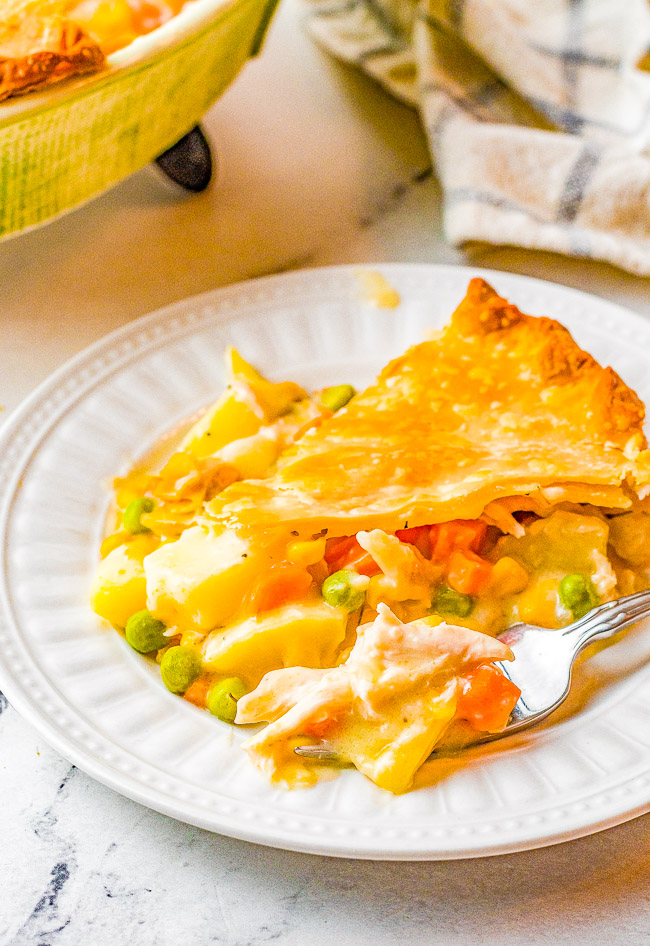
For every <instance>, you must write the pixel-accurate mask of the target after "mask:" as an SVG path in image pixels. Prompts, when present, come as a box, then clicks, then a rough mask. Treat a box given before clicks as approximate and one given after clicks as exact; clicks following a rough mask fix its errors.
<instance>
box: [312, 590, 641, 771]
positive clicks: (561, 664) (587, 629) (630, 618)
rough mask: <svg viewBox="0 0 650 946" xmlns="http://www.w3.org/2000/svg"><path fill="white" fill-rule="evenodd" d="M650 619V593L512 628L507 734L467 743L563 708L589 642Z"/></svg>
mask: <svg viewBox="0 0 650 946" xmlns="http://www.w3.org/2000/svg"><path fill="white" fill-rule="evenodd" d="M648 615H650V591H640V592H638V593H637V594H634V595H627V596H626V597H624V598H618V600H617V601H608V602H607V603H606V604H601V605H599V606H598V607H597V608H593V610H591V611H589V612H588V613H587V614H585V615H584V617H581V618H580V619H579V620H578V621H574V622H573V624H569V625H568V626H567V627H563V628H560V629H559V630H549V628H546V627H536V626H535V625H534V624H513V625H512V626H511V627H509V628H508V629H507V630H506V631H504V632H503V634H500V635H499V640H500V641H503V643H504V644H507V645H508V646H509V647H510V649H511V650H512V652H513V654H514V655H515V659H514V661H512V662H510V661H508V662H507V663H502V662H499V663H497V666H498V667H499V669H500V670H501V672H502V673H503V674H505V676H506V677H508V679H510V680H512V682H513V683H514V684H516V686H518V687H519V689H520V690H521V696H520V697H519V700H518V701H517V704H516V706H515V708H514V709H513V711H512V713H511V715H510V719H509V720H508V724H507V726H506V727H505V729H502V730H501V731H500V732H496V733H486V734H485V735H482V736H479V737H477V738H476V739H475V740H473V741H472V742H471V745H476V744H478V743H483V742H491V741H493V740H494V739H503V738H504V736H510V735H512V734H513V733H519V732H522V731H523V730H524V729H529V728H530V727H531V726H534V725H535V724H536V723H539V722H541V721H542V720H543V719H546V717H547V716H550V715H551V713H553V712H555V710H556V709H557V708H558V707H559V706H561V705H562V703H564V701H565V699H566V698H567V696H568V695H569V690H570V688H571V671H572V669H573V664H574V662H575V659H576V657H577V656H578V654H579V653H580V652H581V651H583V650H584V649H585V647H587V646H588V645H589V644H591V643H593V641H599V640H605V639H606V638H608V637H613V636H614V635H615V634H618V633H619V632H620V631H622V630H624V629H625V628H626V627H629V626H630V625H631V624H635V623H636V622H637V621H639V620H641V618H643V617H646V616H648ZM294 751H295V752H296V754H297V755H299V756H303V757H304V758H308V759H314V760H317V761H321V762H335V763H336V762H338V763H343V761H344V760H342V759H341V758H340V757H339V756H338V755H337V753H336V752H334V751H333V750H331V749H328V747H327V746H326V745H320V746H297V747H296V749H295V750H294Z"/></svg>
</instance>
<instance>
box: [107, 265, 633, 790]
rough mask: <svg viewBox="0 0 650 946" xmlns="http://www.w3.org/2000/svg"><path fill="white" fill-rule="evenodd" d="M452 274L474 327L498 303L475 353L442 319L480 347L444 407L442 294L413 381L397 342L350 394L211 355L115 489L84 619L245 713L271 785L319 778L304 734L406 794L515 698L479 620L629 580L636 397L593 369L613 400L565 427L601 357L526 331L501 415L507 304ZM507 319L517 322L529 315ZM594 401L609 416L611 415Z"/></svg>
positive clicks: (552, 612)
mask: <svg viewBox="0 0 650 946" xmlns="http://www.w3.org/2000/svg"><path fill="white" fill-rule="evenodd" d="M474 283H475V284H476V283H478V284H479V285H478V286H476V285H474V297H473V298H471V293H472V286H470V296H469V297H468V298H470V303H471V305H472V306H473V307H474V309H475V310H476V312H477V315H476V318H477V319H479V322H480V315H481V313H483V315H485V316H486V317H485V318H484V319H483V322H484V323H486V322H488V321H489V320H488V318H487V315H491V316H494V313H495V312H497V311H500V312H501V314H502V316H503V311H504V306H505V307H507V311H508V312H510V318H509V319H508V320H505V319H504V318H503V317H502V318H501V319H500V320H499V319H497V320H496V323H495V327H493V328H489V329H488V331H489V332H490V335H491V336H495V337H494V338H492V337H491V338H489V340H488V341H489V343H490V344H492V345H493V347H492V350H491V351H488V350H487V349H488V348H489V344H488V343H487V342H486V340H485V334H484V335H483V337H479V336H478V335H477V333H476V331H474V333H473V334H472V332H471V331H468V330H467V327H466V325H465V328H464V331H465V333H466V334H465V336H463V337H464V338H465V339H466V340H467V345H468V346H469V348H468V349H467V351H469V350H470V349H471V348H472V346H477V347H478V348H480V349H481V352H482V354H481V358H482V361H479V362H478V363H474V362H472V367H471V368H469V369H468V370H470V371H475V372H478V387H476V388H475V390H474V391H472V390H470V391H469V393H468V392H467V391H465V392H464V393H463V395H461V396H459V397H458V399H457V400H456V401H454V398H455V393H454V392H453V391H451V392H450V394H449V402H451V401H454V403H456V404H457V406H458V407H459V408H460V410H459V411H457V416H454V417H451V416H450V414H449V408H448V403H447V402H445V397H444V390H445V383H447V384H448V382H449V379H450V378H452V377H453V371H452V369H453V368H454V367H455V366H458V364H459V363H461V364H462V362H463V358H464V357H465V353H466V349H463V348H462V346H460V343H459V342H458V339H457V338H456V339H454V336H453V332H454V328H455V330H456V332H458V324H459V316H458V312H460V313H461V316H464V317H466V316H467V309H466V310H463V307H462V306H461V307H460V309H459V310H458V312H457V313H456V314H455V316H454V320H452V325H451V327H450V328H449V329H448V330H447V333H450V334H448V336H447V338H446V339H445V337H444V336H443V340H442V341H441V342H430V343H424V346H427V345H428V346H434V347H430V348H429V349H428V351H427V352H426V354H427V357H428V361H427V365H428V364H429V362H430V361H435V360H436V359H438V367H437V371H436V373H435V376H434V377H432V376H431V375H430V374H428V373H427V372H426V371H425V370H424V369H423V368H422V365H423V364H424V362H423V361H421V359H420V355H421V349H422V348H423V347H424V346H419V347H418V348H417V349H414V350H412V352H413V353H414V354H411V353H407V354H406V355H405V356H403V358H402V359H401V360H399V359H398V362H395V363H393V364H392V366H389V368H388V369H386V370H385V372H383V373H382V375H381V376H380V379H379V381H378V382H377V384H376V385H375V386H373V387H371V388H370V389H368V391H367V392H364V393H363V394H359V395H357V394H355V392H354V391H353V389H352V388H351V387H350V386H348V385H337V386H336V387H333V388H328V389H325V390H324V391H319V392H315V393H313V394H308V393H307V392H305V391H304V390H302V389H301V388H300V387H298V385H296V384H293V383H291V382H282V383H274V382H270V381H268V380H266V379H265V378H263V377H262V376H261V375H259V374H258V373H257V372H256V371H255V370H254V369H253V368H252V367H251V366H250V365H248V364H247V363H246V362H245V361H244V360H243V359H242V358H241V356H240V355H239V354H238V353H237V352H235V351H234V350H232V349H231V350H229V352H228V354H227V370H228V376H229V382H230V383H229V385H228V388H227V390H226V391H225V393H224V394H223V396H222V397H221V398H220V399H219V401H218V402H217V403H216V404H215V405H214V406H213V407H212V408H210V409H209V410H208V411H207V412H206V413H205V414H204V415H203V416H202V417H200V418H199V419H198V420H197V421H196V422H195V423H194V424H193V426H192V427H191V428H190V430H189V431H188V432H187V433H186V435H185V436H184V438H183V439H182V441H181V442H180V443H179V444H178V445H177V447H176V450H175V452H173V453H171V455H169V454H168V455H167V457H166V459H165V462H164V463H162V464H157V465H156V464H153V466H155V467H156V471H155V472H151V470H150V469H149V468H142V469H137V470H135V471H132V472H131V473H130V474H129V475H128V476H126V477H124V478H121V479H118V480H116V483H115V501H116V502H115V518H116V525H117V528H116V529H115V530H114V531H112V532H111V533H110V534H109V535H108V537H107V538H106V539H105V541H104V543H103V547H102V556H103V558H102V561H101V563H100V565H99V568H98V571H97V575H96V577H95V581H94V585H93V590H92V603H93V607H94V609H95V611H96V612H97V613H98V614H99V615H101V617H103V618H105V619H106V620H107V621H108V622H110V623H111V624H112V625H114V626H115V627H117V628H120V629H125V634H126V639H127V641H128V642H129V643H130V644H131V646H133V647H134V648H135V649H136V650H138V651H140V652H141V653H148V654H150V655H151V656H155V659H156V660H157V661H158V662H159V663H160V666H161V676H162V679H163V681H164V683H165V685H166V686H167V687H168V688H169V689H170V690H171V691H172V692H175V693H178V694H179V695H181V696H182V697H183V698H184V699H186V700H188V701H190V702H192V703H193V704H195V705H196V706H198V707H201V708H207V709H208V710H209V711H210V712H211V713H212V714H213V715H215V716H217V717H219V718H220V719H222V720H224V721H227V722H232V723H234V724H237V725H244V724H258V723H266V724H267V725H266V726H265V727H264V728H263V729H261V730H260V731H259V732H256V733H255V734H254V735H252V736H251V737H250V738H249V739H248V740H247V742H245V743H244V748H245V750H246V751H247V752H248V754H249V756H250V758H251V759H252V761H253V762H254V763H255V764H256V765H257V766H258V768H259V769H260V770H261V771H262V772H264V773H265V774H266V775H267V776H268V778H269V779H271V781H273V782H275V783H277V784H280V785H283V786H287V787H291V786H295V785H309V784H312V783H313V782H315V781H316V780H318V778H321V777H329V776H331V775H332V771H333V770H332V767H331V765H330V766H329V767H328V765H327V764H325V763H323V762H319V761H318V760H314V759H309V758H305V757H302V756H300V755H298V754H296V753H295V752H294V749H295V748H296V747H297V746H305V745H317V746H324V747H326V748H327V749H328V750H329V751H331V752H332V753H333V754H334V755H335V757H336V758H337V759H338V760H340V761H341V762H344V763H351V764H353V765H354V766H355V767H356V768H357V769H358V770H359V771H361V772H362V773H363V774H364V775H366V776H367V777H368V778H370V779H371V780H372V781H374V782H375V783H376V784H377V785H379V786H380V787H382V788H385V789H387V790H389V791H392V792H403V791H406V790H408V788H409V787H410V786H411V784H412V781H413V778H414V776H415V774H416V772H417V770H418V768H419V767H420V766H421V765H422V763H423V762H424V760H425V759H426V758H427V757H428V756H429V754H430V753H431V751H432V749H433V748H434V747H436V746H438V747H439V746H444V745H447V746H452V745H457V744H458V742H459V741H461V742H462V741H463V740H466V739H467V738H468V737H469V736H471V734H472V733H473V734H474V735H476V734H480V733H493V732H498V731H500V730H501V729H503V728H504V727H505V725H506V724H507V722H508V719H509V717H510V714H511V712H512V710H513V708H514V705H515V703H516V702H517V699H518V697H519V691H518V689H517V688H516V687H515V686H514V684H512V683H511V682H510V680H509V679H508V678H507V677H506V676H505V675H504V674H503V673H502V672H501V670H500V669H499V667H498V666H496V663H497V662H500V661H504V660H505V661H507V660H510V659H512V654H511V652H510V651H509V649H508V648H507V647H506V646H505V645H504V644H502V643H501V642H499V641H498V640H497V639H496V638H497V636H498V635H499V634H500V633H501V631H503V630H504V629H505V628H506V627H508V626H509V625H510V624H513V623H515V622H517V621H525V622H527V623H530V624H537V625H541V626H543V627H548V628H559V627H562V626H565V625H567V624H569V623H571V622H572V621H573V620H576V619H577V618H579V617H581V616H583V615H584V614H586V613H587V612H588V611H589V610H590V609H591V608H593V607H595V606H596V605H597V604H599V603H601V602H604V601H607V600H611V599H612V598H616V597H619V596H621V595H624V594H629V593H632V592H634V591H638V590H642V589H645V588H648V587H650V541H648V540H649V539H650V514H648V512H646V509H645V508H644V507H645V505H646V503H645V500H644V486H645V485H646V480H647V477H648V473H647V462H646V453H645V452H644V447H645V441H644V440H643V438H642V434H641V433H640V423H641V420H642V416H643V415H642V408H641V411H639V410H638V406H637V404H638V403H640V402H638V399H636V400H634V399H635V397H636V396H635V395H633V392H629V394H630V395H631V397H628V396H627V392H628V391H629V389H626V388H622V387H620V386H622V382H620V379H618V378H617V377H616V376H614V378H615V381H612V379H611V375H610V376H608V377H607V385H608V386H607V390H606V393H605V396H606V397H607V398H609V399H610V404H611V405H614V409H613V411H609V413H607V412H606V413H605V414H603V416H602V417H600V419H599V420H598V421H597V424H598V425H599V429H598V430H596V429H594V428H589V423H590V421H589V418H587V419H586V421H585V422H584V424H583V428H582V429H577V430H576V429H575V426H576V425H573V429H572V433H571V434H568V433H567V432H566V431H567V430H568V429H569V428H568V427H566V419H567V413H566V412H565V413H564V414H562V413H560V412H558V407H557V404H558V403H561V404H565V405H566V411H567V412H570V411H571V410H573V409H575V408H576V403H575V402H576V399H578V401H579V399H580V397H583V398H584V400H585V404H586V405H587V406H588V408H589V409H591V410H592V412H593V413H596V412H597V410H598V404H597V398H598V397H599V390H600V389H599V385H600V386H601V388H603V383H604V382H603V376H605V375H607V372H609V371H610V369H601V368H600V367H599V366H597V365H596V366H595V363H594V362H593V359H589V356H586V355H585V353H583V352H580V350H579V349H577V346H575V345H574V343H573V342H572V341H571V343H570V344H571V346H572V348H571V349H570V350H569V360H570V358H571V357H573V358H574V365H575V366H576V367H575V370H573V368H572V371H571V372H569V374H568V375H567V374H566V372H565V373H564V374H563V373H562V366H561V365H560V373H559V374H558V373H557V371H558V365H557V363H552V364H551V365H550V367H549V365H548V363H547V362H548V358H549V357H550V355H551V354H552V353H549V351H548V350H541V349H540V350H535V351H536V354H535V358H534V359H533V357H532V355H531V354H530V351H531V346H529V348H528V349H527V355H526V359H525V362H526V363H525V364H524V365H523V368H522V367H521V365H519V367H518V368H517V370H520V369H521V370H523V371H524V373H525V372H528V375H529V377H528V382H529V384H530V386H531V387H532V388H533V391H532V393H531V395H530V405H529V408H528V409H527V408H526V405H525V404H524V405H523V409H522V411H523V412H522V414H521V416H520V417H517V416H514V417H513V409H511V408H512V405H511V404H510V403H508V402H507V388H506V389H503V392H504V393H503V394H502V395H501V401H500V402H497V399H496V397H495V394H494V392H495V390H502V389H501V388H499V387H498V385H499V384H501V381H502V380H503V373H501V374H499V370H498V369H499V368H500V365H501V364H502V362H503V360H504V359H506V360H507V359H508V358H509V357H510V353H511V352H512V351H513V350H514V346H515V344H516V343H519V342H518V340H517V337H516V333H515V331H514V330H513V326H514V327H515V329H516V327H517V325H518V320H517V319H514V316H513V315H512V311H511V310H514V312H515V313H517V310H515V309H514V307H510V306H508V304H507V303H506V302H505V300H501V299H500V298H499V297H498V296H496V294H495V293H494V291H493V290H491V289H490V288H489V287H487V289H488V290H489V292H486V290H485V288H484V287H485V286H486V284H484V283H482V282H481V281H474ZM495 299H497V300H499V304H500V305H501V309H500V310H499V309H498V307H497V306H496V303H495V302H494V300H495ZM464 305H465V306H466V307H467V300H466V302H465V303H464ZM481 307H482V308H481ZM486 313H487V315H486ZM517 315H518V316H519V317H520V320H522V321H523V320H525V321H523V326H521V325H520V326H519V330H520V331H526V332H533V333H534V332H537V330H538V326H537V324H535V323H539V322H541V321H542V320H534V319H531V318H530V317H528V316H521V315H520V313H517ZM460 322H461V324H463V322H462V319H461V320H460ZM546 322H547V323H549V322H550V320H546ZM505 323H507V324H505ZM552 325H553V326H555V325H556V323H552ZM553 330H554V331H555V329H553ZM547 334H548V332H547ZM561 338H562V344H563V345H564V346H565V347H566V346H567V345H568V343H567V341H566V337H565V336H561ZM519 341H521V340H519ZM436 345H438V348H440V347H441V348H442V356H444V355H445V351H446V354H447V357H446V359H445V358H444V357H442V358H441V351H439V350H438V348H436V347H435V346H436ZM454 346H456V347H454ZM575 352H578V353H579V354H580V355H582V356H584V358H583V359H582V360H581V359H580V358H579V357H577V356H576V355H575ZM490 359H492V361H490ZM535 359H536V360H535ZM586 359H589V360H588V361H587V360H586ZM555 362H557V359H555ZM396 365H397V366H398V367H397V368H395V366H396ZM481 365H482V366H483V375H482V376H481V371H480V370H479V369H480V366H481ZM540 365H541V367H540ZM594 366H595V368H594ZM427 370H428V369H427ZM585 370H588V371H589V373H590V378H589V379H588V383H586V384H585V381H584V372H585ZM553 372H555V374H553ZM611 374H612V375H613V372H612V373H611ZM392 378H396V379H397V380H396V381H394V382H392V383H391V379H392ZM536 379H537V380H536ZM506 381H507V378H506ZM537 381H539V384H540V385H541V389H543V390H544V391H545V392H548V393H546V394H545V395H543V396H541V395H540V393H539V392H535V390H534V389H535V385H536V383H537ZM421 382H422V383H421ZM513 383H514V382H513ZM581 385H582V388H581ZM469 387H470V388H471V383H469ZM482 388H485V389H486V390H484V391H482V393H480V395H479V393H477V392H479V391H480V390H481V389H482ZM398 390H399V396H398V393H397V391H398ZM441 392H443V393H442V394H441ZM400 398H401V400H400ZM617 398H618V399H619V400H621V403H622V404H623V405H625V406H626V407H627V408H628V409H630V410H631V414H630V415H629V416H627V415H626V417H624V420H623V421H622V422H619V423H618V427H617V426H616V422H614V423H612V417H620V416H622V415H620V412H618V413H617V410H618V409H617V408H616V400H617ZM519 401H521V397H519ZM431 402H434V403H435V402H437V406H436V407H434V409H432V411H431V413H430V415H429V416H428V417H427V416H423V415H426V412H425V410H424V408H422V409H419V408H418V404H420V403H421V404H423V405H425V406H426V407H427V409H428V408H429V405H430V404H431ZM538 402H539V404H541V407H540V406H538ZM549 404H550V405H551V406H550V407H549V406H548V405H549ZM568 405H571V406H570V407H569V406H568ZM583 407H584V406H583ZM577 408H578V409H579V408H580V405H579V404H577ZM391 411H393V414H391ZM535 411H537V414H535ZM409 412H410V413H409ZM544 412H546V413H544ZM373 415H374V416H373ZM481 419H483V426H481ZM461 421H462V424H463V425H464V426H461ZM580 423H583V421H580ZM526 424H527V425H528V427H527V428H526V426H525V425H526ZM585 424H586V429H585ZM569 426H570V425H569ZM524 428H525V429H524ZM481 430H482V431H483V433H482V434H480V433H479V432H480V431H481ZM495 431H500V433H499V437H498V438H497V436H496V434H495V433H494V432H495ZM463 436H465V437H466V439H465V440H463ZM480 436H482V438H483V439H482V440H480V439H478V438H479V437H480ZM553 437H557V438H559V439H558V450H557V452H556V455H551V454H550V453H549V446H548V444H549V442H550V440H552V438H553ZM405 443H407V444H411V446H410V447H408V448H407V447H405V446H404V444H405ZM581 445H583V446H584V450H585V452H586V453H588V454H589V456H590V457H591V458H595V459H594V462H593V463H591V467H590V469H591V474H592V475H591V476H590V475H589V473H588V472H587V471H586V470H585V466H584V459H583V456H582V453H581V452H580V450H579V447H580V446H581ZM452 446H455V451H454V450H452V449H451V447H452ZM427 456H430V458H431V459H430V462H429V465H428V467H426V468H425V467H424V466H423V464H424V463H425V461H426V457H427ZM441 458H442V459H441ZM567 458H568V459H567ZM375 460H377V461H378V462H374V461H375ZM443 461H444V462H443ZM535 462H537V470H538V472H537V474H535V473H534V465H535ZM599 464H600V468H599ZM367 467H370V471H368V469H367ZM376 467H379V468H380V470H381V475H380V478H379V480H377V478H376V475H375V473H374V472H373V468H376ZM391 471H392V472H391ZM341 483H343V484H344V485H345V490H344V491H342V489H341ZM459 483H460V486H459ZM468 497H469V499H468ZM450 509H455V510H456V511H457V513H460V514H459V515H456V516H449V515H448V512H449V510H450ZM468 512H473V514H472V515H468Z"/></svg>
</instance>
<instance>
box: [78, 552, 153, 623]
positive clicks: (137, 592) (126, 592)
mask: <svg viewBox="0 0 650 946" xmlns="http://www.w3.org/2000/svg"><path fill="white" fill-rule="evenodd" d="M155 546H156V540H155V539H154V538H153V537H152V536H140V537H138V538H137V539H135V540H134V541H132V542H130V543H129V544H128V545H120V546H118V548H116V549H113V551H112V552H110V553H109V554H108V555H107V556H106V558H105V559H104V560H103V561H102V562H100V564H99V567H98V569H97V572H96V574H95V578H94V580H93V584H92V588H91V592H90V603H91V606H92V609H93V611H95V612H96V613H97V614H99V616H100V617H102V618H105V619H106V620H107V621H110V623H111V624H115V625H116V626H117V627H124V626H125V624H126V622H127V620H128V618H129V617H130V616H131V615H132V614H134V613H135V612H136V611H141V610H142V609H143V608H144V607H146V603H147V587H146V580H145V574H144V566H143V564H142V561H143V559H144V557H145V556H146V555H148V554H149V553H150V552H151V551H152V549H154V548H155Z"/></svg>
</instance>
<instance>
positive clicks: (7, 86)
mask: <svg viewBox="0 0 650 946" xmlns="http://www.w3.org/2000/svg"><path fill="white" fill-rule="evenodd" d="M104 63H105V57H104V54H103V52H102V51H101V49H100V47H99V46H98V45H97V43H96V42H95V41H94V40H92V39H91V38H90V37H89V36H88V35H87V34H86V33H85V32H84V31H83V30H82V29H81V27H79V26H78V25H77V24H76V23H73V22H72V21H71V20H67V19H65V18H64V17H61V16H58V15H52V16H49V15H48V16H39V15H37V14H36V13H29V14H26V15H21V16H18V15H16V16H13V17H11V18H10V19H7V20H2V21H0V101H3V100H4V99H7V98H9V97H10V96H12V95H19V94H23V93H25V92H30V91H32V90H33V89H38V88H42V87H45V86H48V85H51V84H52V83H54V82H60V81H61V80H62V79H67V78H70V77H71V76H75V75H83V74H85V73H89V72H96V71H97V70H99V69H101V68H102V66H103V65H104Z"/></svg>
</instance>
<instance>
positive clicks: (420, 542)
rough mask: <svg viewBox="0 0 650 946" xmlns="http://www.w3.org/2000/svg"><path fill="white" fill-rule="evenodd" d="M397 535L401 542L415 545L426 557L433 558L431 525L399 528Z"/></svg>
mask: <svg viewBox="0 0 650 946" xmlns="http://www.w3.org/2000/svg"><path fill="white" fill-rule="evenodd" d="M395 535H396V536H397V538H398V539H399V540H400V542H406V543H407V544H408V545H414V546H415V548H416V549H417V550H418V552H419V553H420V555H423V556H424V558H431V526H412V527H411V528H410V529H398V530H397V532H396V533H395Z"/></svg>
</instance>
